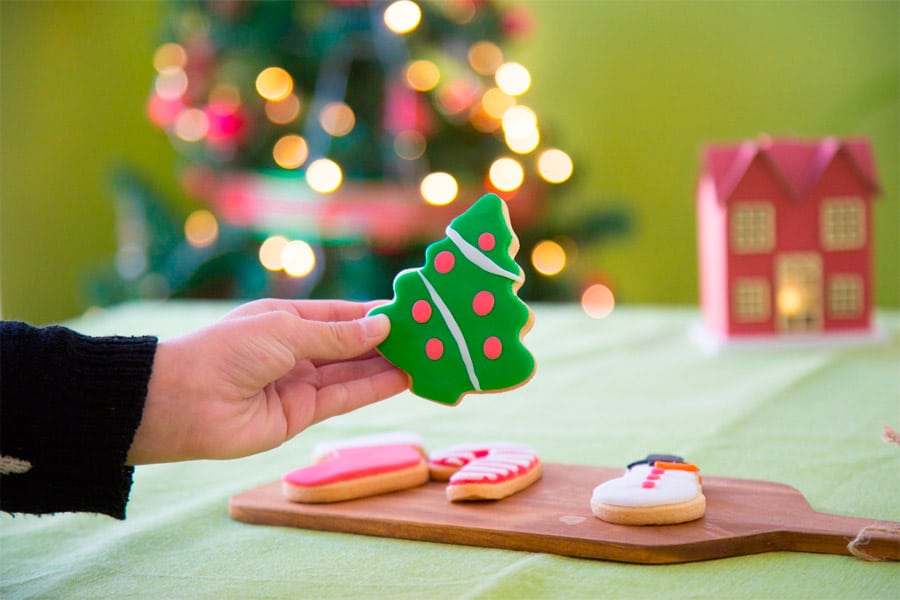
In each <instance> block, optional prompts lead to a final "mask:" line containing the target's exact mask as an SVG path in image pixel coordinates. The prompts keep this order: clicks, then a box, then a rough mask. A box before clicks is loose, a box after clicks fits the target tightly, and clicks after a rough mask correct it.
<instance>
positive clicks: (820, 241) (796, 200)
mask: <svg viewBox="0 0 900 600" xmlns="http://www.w3.org/2000/svg"><path fill="white" fill-rule="evenodd" d="M878 192H879V186H878V182H877V177H876V173H875V165H874V161H873V159H872V152H871V149H870V147H869V144H868V142H866V141H865V140H862V139H847V140H840V139H836V138H824V139H822V140H817V141H803V140H794V139H783V140H780V139H761V140H755V141H747V142H744V143H742V144H739V145H728V146H710V147H708V148H707V149H706V151H705V152H704V155H703V163H702V171H701V177H700V182H699V187H698V191H697V226H698V250H699V259H700V296H701V303H702V306H703V313H704V317H705V322H706V328H707V329H708V333H711V334H712V335H713V336H714V337H715V338H717V339H719V340H737V339H752V338H754V337H771V336H784V335H788V334H790V335H793V334H815V335H819V334H832V333H834V334H840V333H855V334H857V333H866V332H869V331H870V330H871V328H872V304H873V301H872V300H873V296H872V200H873V198H874V197H875V196H876V195H877V194H878Z"/></svg>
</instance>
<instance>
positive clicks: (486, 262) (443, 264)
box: [371, 194, 535, 405]
mask: <svg viewBox="0 0 900 600" xmlns="http://www.w3.org/2000/svg"><path fill="white" fill-rule="evenodd" d="M446 234H447V237H445V238H444V239H442V240H439V241H437V242H435V243H433V244H431V245H430V246H429V247H428V248H427V249H426V250H425V264H424V265H423V266H422V267H419V268H417V269H406V270H404V271H401V272H400V273H399V274H398V275H397V277H396V278H395V279H394V299H393V300H392V301H391V303H390V304H386V305H383V306H379V307H377V308H375V309H373V310H372V311H371V312H372V313H373V314H385V315H387V316H388V318H390V320H391V332H390V334H389V335H388V337H387V339H385V340H384V342H382V343H381V344H380V345H379V346H378V350H379V352H381V353H382V354H383V355H384V356H385V358H387V359H388V360H389V361H391V362H392V363H393V364H395V365H396V366H397V367H399V368H400V369H402V370H403V371H405V372H406V373H407V374H408V375H409V379H410V389H411V390H412V392H413V393H414V394H417V395H419V396H421V397H423V398H427V399H429V400H434V401H436V402H440V403H443V404H449V405H455V404H457V403H459V401H460V400H461V399H462V397H463V396H464V395H465V394H469V393H485V392H498V391H502V390H508V389H511V388H514V387H518V386H520V385H523V384H524V383H526V382H527V381H528V380H529V379H531V377H532V375H533V374H534V370H535V362H534V357H533V356H532V355H531V353H530V352H529V351H528V349H527V348H526V347H525V346H524V345H523V343H522V338H523V337H524V335H525V334H526V333H527V332H528V330H530V329H531V325H532V323H533V320H534V317H533V314H532V312H531V309H529V308H528V306H526V305H525V303H524V302H522V300H520V299H519V297H518V296H517V295H516V294H517V292H518V290H519V288H520V287H521V286H522V283H523V282H524V280H525V279H524V275H523V272H522V269H521V268H520V267H519V265H518V264H516V261H515V260H514V257H515V255H516V252H518V249H519V240H518V238H517V237H516V235H515V233H514V232H513V230H512V228H511V227H510V223H509V214H508V212H507V208H506V204H505V203H504V202H503V200H501V199H500V198H499V197H498V196H496V195H495V194H487V195H485V196H483V197H482V198H481V199H479V200H478V201H477V202H475V203H474V204H473V205H472V206H471V207H470V208H469V209H468V210H467V211H466V212H464V213H463V214H461V215H459V216H458V217H456V218H455V219H453V221H451V223H450V225H448V226H447V229H446Z"/></svg>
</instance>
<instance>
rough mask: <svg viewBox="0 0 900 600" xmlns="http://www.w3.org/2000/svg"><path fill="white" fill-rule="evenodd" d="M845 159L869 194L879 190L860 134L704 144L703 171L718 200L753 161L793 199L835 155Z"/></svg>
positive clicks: (724, 197) (731, 190)
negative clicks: (730, 143) (709, 177)
mask: <svg viewBox="0 0 900 600" xmlns="http://www.w3.org/2000/svg"><path fill="white" fill-rule="evenodd" d="M841 155H842V156H844V157H846V158H847V159H848V161H849V164H850V166H851V168H852V169H853V171H854V172H855V173H856V175H857V177H859V180H860V182H861V183H862V184H863V185H864V186H865V187H866V188H868V190H869V191H870V192H871V193H872V195H876V194H878V193H879V192H880V188H879V185H878V177H877V175H876V172H875V163H874V160H873V157H872V150H871V147H870V146H869V142H868V141H867V140H864V139H862V138H850V139H838V138H835V137H826V138H822V139H819V140H814V141H808V140H796V139H772V138H768V137H762V138H760V139H757V140H748V141H745V142H742V143H740V144H732V145H712V146H709V147H707V148H706V150H705V152H704V158H703V171H704V173H706V174H709V175H711V176H712V179H713V182H714V184H715V186H716V192H717V196H718V198H719V200H720V201H725V200H727V199H728V198H730V197H731V195H732V194H733V193H734V190H735V189H736V188H737V186H738V185H739V184H740V182H741V180H742V179H743V178H744V176H745V175H746V174H747V171H748V170H749V168H750V166H751V165H752V164H753V163H754V162H755V161H760V163H761V164H762V165H763V166H764V167H765V168H766V169H768V170H769V171H770V172H771V174H772V176H773V177H774V178H775V179H776V181H778V182H779V184H780V185H781V186H782V187H783V188H784V191H785V194H786V195H787V196H788V197H790V198H792V199H795V200H801V199H803V198H805V197H806V196H807V195H808V194H809V192H810V191H811V190H812V189H813V188H814V187H815V185H816V183H818V181H819V179H821V177H822V175H823V174H824V173H825V172H826V171H827V170H828V168H829V167H830V166H831V164H832V163H833V162H834V160H835V159H836V158H837V157H838V156H841Z"/></svg>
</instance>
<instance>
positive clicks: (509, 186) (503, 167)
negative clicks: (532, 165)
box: [488, 157, 525, 192]
mask: <svg viewBox="0 0 900 600" xmlns="http://www.w3.org/2000/svg"><path fill="white" fill-rule="evenodd" d="M488 178H489V179H490V181H491V185H493V186H494V187H495V188H497V189H498V190H500V191H501V192H512V191H514V190H517V189H519V187H520V186H521V185H522V182H523V181H525V170H524V169H523V168H522V165H521V164H519V161H517V160H516V159H514V158H508V157H504V158H498V159H497V160H495V161H494V162H493V164H491V168H490V171H488Z"/></svg>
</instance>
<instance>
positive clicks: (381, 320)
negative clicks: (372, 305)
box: [362, 314, 391, 337]
mask: <svg viewBox="0 0 900 600" xmlns="http://www.w3.org/2000/svg"><path fill="white" fill-rule="evenodd" d="M362 324H363V331H365V332H366V335H367V336H368V337H384V336H385V335H387V332H388V330H390V328H391V320H390V319H388V317H387V315H382V314H378V315H369V316H368V317H364V318H363V319H362Z"/></svg>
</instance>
